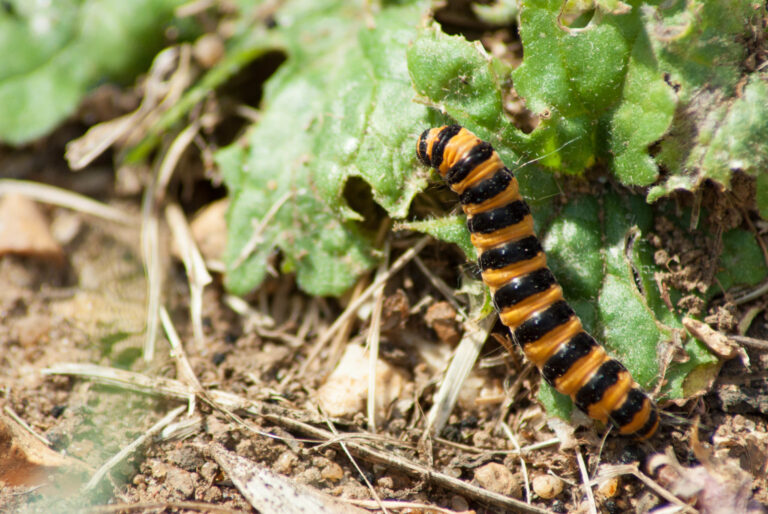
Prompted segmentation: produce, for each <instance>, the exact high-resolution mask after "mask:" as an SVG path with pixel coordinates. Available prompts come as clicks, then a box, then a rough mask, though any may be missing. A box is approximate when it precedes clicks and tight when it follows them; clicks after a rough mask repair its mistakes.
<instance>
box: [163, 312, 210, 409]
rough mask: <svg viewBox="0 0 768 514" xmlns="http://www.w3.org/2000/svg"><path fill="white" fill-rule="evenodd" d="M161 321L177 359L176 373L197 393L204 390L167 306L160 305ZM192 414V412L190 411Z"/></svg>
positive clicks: (173, 354)
mask: <svg viewBox="0 0 768 514" xmlns="http://www.w3.org/2000/svg"><path fill="white" fill-rule="evenodd" d="M160 321H161V322H162V324H163V330H165V336H166V337H167V338H168V343H169V344H170V345H171V357H173V358H174V359H175V360H176V374H177V375H178V377H179V378H180V379H181V380H182V381H183V382H186V383H187V384H188V385H189V386H190V388H192V390H193V391H195V392H196V393H202V392H203V386H201V385H200V382H199V381H198V380H197V377H196V376H195V372H194V370H193V369H192V365H191V364H190V363H189V359H188V358H187V354H186V353H185V352H184V347H183V346H182V345H181V339H179V334H177V333H176V329H175V328H174V327H173V322H171V318H170V316H168V311H167V310H165V307H160ZM190 414H191V413H190Z"/></svg>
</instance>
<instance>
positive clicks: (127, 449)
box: [85, 406, 185, 491]
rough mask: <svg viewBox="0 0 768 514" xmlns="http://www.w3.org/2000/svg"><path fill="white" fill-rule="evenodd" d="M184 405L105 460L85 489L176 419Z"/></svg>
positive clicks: (95, 484)
mask: <svg viewBox="0 0 768 514" xmlns="http://www.w3.org/2000/svg"><path fill="white" fill-rule="evenodd" d="M184 409H185V407H183V406H182V407H176V408H175V409H173V410H172V411H171V412H169V413H168V414H166V415H165V416H163V418H162V419H161V420H160V421H158V422H157V423H155V424H154V425H152V427H150V429H149V430H147V431H146V432H144V433H143V434H142V435H141V436H139V437H137V438H136V439H134V440H133V442H132V443H131V444H129V445H128V446H126V447H125V448H123V449H122V450H120V451H119V452H117V453H116V454H115V455H113V456H112V458H110V459H109V460H108V461H107V462H105V463H104V464H103V465H102V466H101V467H100V468H99V469H98V470H97V471H96V473H94V474H93V476H92V477H91V479H90V480H89V481H88V483H87V484H85V490H86V491H89V490H91V489H93V488H94V487H96V486H97V485H98V484H99V482H101V479H102V478H104V475H106V474H107V473H108V472H109V470H110V469H112V468H113V467H115V466H116V465H117V464H119V463H120V461H122V460H123V459H125V458H126V457H128V455H130V454H131V453H133V452H134V451H136V450H137V449H138V448H139V446H141V445H142V444H144V442H145V441H146V440H147V439H149V438H150V437H153V436H154V435H155V434H157V433H158V432H160V431H161V430H162V429H163V427H165V426H166V425H167V424H169V423H170V422H171V421H173V420H174V419H176V416H178V415H179V414H181V413H182V412H184Z"/></svg>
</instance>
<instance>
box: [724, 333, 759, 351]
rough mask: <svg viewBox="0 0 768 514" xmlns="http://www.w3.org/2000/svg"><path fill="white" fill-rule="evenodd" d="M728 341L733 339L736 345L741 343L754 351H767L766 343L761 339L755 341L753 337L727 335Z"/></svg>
mask: <svg viewBox="0 0 768 514" xmlns="http://www.w3.org/2000/svg"><path fill="white" fill-rule="evenodd" d="M728 337H729V338H730V339H733V340H734V341H736V342H737V343H741V344H743V345H745V346H749V347H751V348H754V349H756V350H763V351H765V350H768V341H765V340H763V339H755V338H754V337H747V336H736V335H729V336H728Z"/></svg>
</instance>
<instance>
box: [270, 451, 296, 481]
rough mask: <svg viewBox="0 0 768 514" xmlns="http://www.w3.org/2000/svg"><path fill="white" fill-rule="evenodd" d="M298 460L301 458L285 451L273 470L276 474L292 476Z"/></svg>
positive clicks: (273, 466)
mask: <svg viewBox="0 0 768 514" xmlns="http://www.w3.org/2000/svg"><path fill="white" fill-rule="evenodd" d="M298 460H299V458H298V457H297V456H296V454H294V453H293V452H290V451H284V452H283V453H281V454H280V456H279V457H278V458H277V460H276V461H275V463H274V464H272V470H273V471H274V472H275V473H281V474H283V475H290V474H291V471H293V467H294V466H295V465H296V463H297V462H298Z"/></svg>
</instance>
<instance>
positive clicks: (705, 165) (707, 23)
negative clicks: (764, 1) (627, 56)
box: [645, 0, 768, 213]
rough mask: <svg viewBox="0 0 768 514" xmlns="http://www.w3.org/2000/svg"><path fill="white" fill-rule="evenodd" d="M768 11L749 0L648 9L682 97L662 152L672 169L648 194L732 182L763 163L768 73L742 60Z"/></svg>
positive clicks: (658, 47) (655, 40) (663, 60)
mask: <svg viewBox="0 0 768 514" xmlns="http://www.w3.org/2000/svg"><path fill="white" fill-rule="evenodd" d="M764 16H765V6H763V5H758V4H755V3H754V2H751V1H749V0H737V1H734V2H727V3H723V2H707V1H692V2H677V3H671V4H662V5H660V6H658V7H656V8H655V9H654V10H648V11H647V12H646V14H645V24H646V27H647V33H648V35H649V37H650V41H651V44H652V46H653V50H654V53H655V55H656V56H657V59H658V61H659V67H660V68H661V69H662V70H663V71H664V72H665V73H666V74H667V77H668V81H669V82H670V83H671V84H673V85H675V88H676V90H677V95H678V98H679V105H678V111H677V115H676V117H675V122H674V124H673V127H672V129H671V130H670V132H669V135H668V137H666V138H665V140H664V141H663V142H662V144H661V152H660V153H659V155H658V157H657V160H658V161H659V162H660V163H662V164H663V165H664V166H665V167H666V168H667V169H668V170H669V172H670V176H669V177H668V178H667V180H666V181H665V182H664V183H662V184H659V185H658V186H656V187H654V188H653V189H651V191H650V192H649V195H648V199H649V201H654V200H655V199H657V198H659V197H661V196H663V195H666V194H669V193H670V192H672V191H674V190H675V189H687V190H694V189H695V188H697V187H698V186H699V184H701V183H702V182H703V181H704V180H707V179H711V180H714V181H716V182H719V183H720V184H722V185H723V186H725V187H728V186H729V185H730V179H731V174H732V173H733V172H734V171H735V170H742V171H745V172H747V173H750V174H753V175H754V174H756V173H757V172H758V170H761V169H764V168H765V163H766V157H765V155H766V154H765V152H766V143H765V141H766V139H765V138H766V133H767V131H768V104H767V101H768V95H767V94H766V85H765V81H766V78H765V76H761V74H759V73H752V74H751V75H747V76H745V75H744V73H743V67H742V63H743V62H744V59H745V58H746V56H747V54H748V52H750V51H751V50H749V48H748V45H747V44H746V42H747V41H749V40H750V39H751V38H752V37H753V32H754V30H758V29H756V28H755V27H757V25H756V24H759V23H760V21H759V20H760V19H762V18H763V17H764ZM745 78H746V79H748V84H747V86H746V87H745V88H744V91H743V92H740V91H739V84H744V82H745ZM761 209H763V210H761V213H764V212H765V210H764V208H762V207H761Z"/></svg>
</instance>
